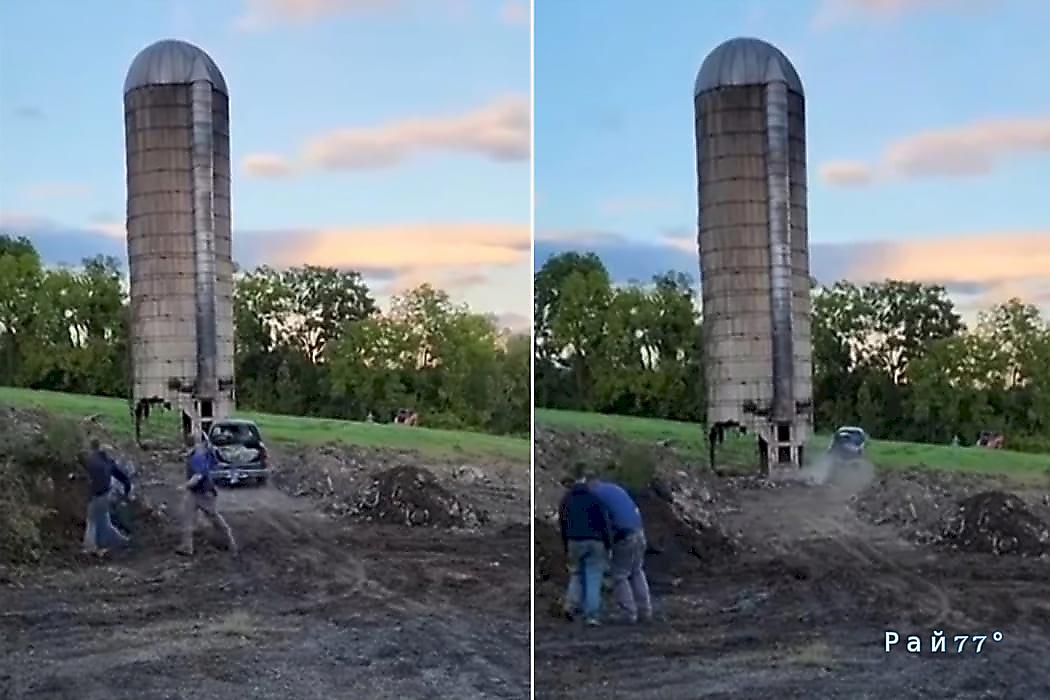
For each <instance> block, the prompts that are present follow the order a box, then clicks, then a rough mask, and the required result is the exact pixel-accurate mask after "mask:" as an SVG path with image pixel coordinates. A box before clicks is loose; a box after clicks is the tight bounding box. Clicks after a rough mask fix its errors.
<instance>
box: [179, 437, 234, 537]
mask: <svg viewBox="0 0 1050 700" xmlns="http://www.w3.org/2000/svg"><path fill="white" fill-rule="evenodd" d="M214 466H215V455H214V454H213V453H212V451H211V449H210V448H209V446H208V438H207V437H206V436H205V435H204V434H203V433H202V434H201V435H200V436H199V437H198V438H197V444H196V445H195V446H194V448H193V450H192V451H191V452H190V454H189V457H187V459H186V478H187V481H186V483H185V484H183V488H184V489H185V490H186V495H185V496H184V497H183V503H182V545H181V546H180V547H179V548H178V549H176V550H175V553H176V554H182V555H184V556H192V555H193V526H194V523H195V521H196V519H197V511H200V512H202V513H204V515H205V517H207V518H208V520H210V521H211V524H212V525H214V526H215V528H216V529H217V530H219V531H220V532H222V533H223V536H224V537H225V538H226V548H227V549H228V550H229V551H230V553H232V554H233V555H234V556H236V555H237V542H236V541H235V540H234V539H233V530H231V529H230V526H229V524H228V523H227V522H226V519H225V518H223V517H222V515H220V514H219V511H218V509H217V507H216V500H217V498H218V493H219V492H218V490H217V489H216V488H215V482H214V481H212V478H211V470H212V469H213V468H214Z"/></svg>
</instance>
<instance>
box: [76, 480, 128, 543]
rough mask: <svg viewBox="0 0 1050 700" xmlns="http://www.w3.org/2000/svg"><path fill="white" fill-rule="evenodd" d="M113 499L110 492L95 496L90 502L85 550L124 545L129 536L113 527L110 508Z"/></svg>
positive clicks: (85, 533)
mask: <svg viewBox="0 0 1050 700" xmlns="http://www.w3.org/2000/svg"><path fill="white" fill-rule="evenodd" d="M111 503H112V501H111V500H110V497H109V493H108V492H107V493H104V494H102V495H101V496H95V497H94V498H92V499H91V501H90V502H89V503H88V507H87V517H86V518H85V519H84V521H85V522H84V551H85V552H94V551H96V550H98V549H100V548H101V549H109V548H110V547H116V546H123V545H125V544H127V543H128V538H127V537H125V536H124V535H123V534H121V533H120V531H118V530H117V529H116V528H115V527H113V521H112V520H110V512H109V508H110V505H111Z"/></svg>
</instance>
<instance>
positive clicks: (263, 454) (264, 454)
mask: <svg viewBox="0 0 1050 700" xmlns="http://www.w3.org/2000/svg"><path fill="white" fill-rule="evenodd" d="M269 456H270V455H269V454H267V452H266V448H265V447H260V448H259V460H260V461H262V462H265V461H266V459H267V458H268V457H269Z"/></svg>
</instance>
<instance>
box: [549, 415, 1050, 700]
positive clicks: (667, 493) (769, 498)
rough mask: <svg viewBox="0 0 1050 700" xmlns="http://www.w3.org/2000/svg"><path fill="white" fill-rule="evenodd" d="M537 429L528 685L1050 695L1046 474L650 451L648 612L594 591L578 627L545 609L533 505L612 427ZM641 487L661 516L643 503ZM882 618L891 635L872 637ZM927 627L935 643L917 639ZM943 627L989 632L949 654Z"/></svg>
mask: <svg viewBox="0 0 1050 700" xmlns="http://www.w3.org/2000/svg"><path fill="white" fill-rule="evenodd" d="M537 439H538V442H539V446H538V450H537V454H538V455H545V456H546V460H545V462H546V463H545V464H542V465H537V466H539V467H540V468H539V469H538V470H537V482H538V483H537V492H538V498H539V500H540V501H541V502H543V503H545V506H546V510H547V512H548V515H544V512H543V510H540V511H539V512H538V514H537V515H538V520H537V523H536V526H537V575H538V581H537V584H538V585H537V596H538V599H537V619H536V629H535V634H536V697H537V698H542V699H553V698H575V697H588V696H591V695H594V696H597V695H599V694H600V695H601V697H604V698H625V699H626V698H640V699H644V698H652V699H654V700H655V699H657V698H659V699H661V700H677V699H682V700H685V699H687V698H688V699H692V698H858V699H859V698H897V699H899V698H1036V697H1050V668H1048V666H1047V664H1046V662H1045V650H1046V649H1047V647H1048V644H1050V595H1048V590H1050V589H1048V587H1047V580H1048V579H1050V561H1048V559H1047V555H1046V552H1047V551H1048V550H1047V549H1046V548H1045V546H1044V545H1045V543H1046V540H1047V527H1046V523H1047V522H1048V521H1050V509H1048V508H1047V505H1046V503H1047V497H1046V490H1045V489H1041V490H1040V489H1033V488H1027V489H1026V490H1021V491H1018V490H1017V489H1016V488H1011V486H1010V484H1009V483H1008V482H1004V481H1002V480H995V479H982V478H976V477H970V476H965V475H943V474H928V473H922V472H902V473H891V474H883V475H879V476H877V477H876V478H874V479H873V480H860V481H858V480H856V479H852V480H851V479H845V480H844V482H843V483H836V484H831V485H822V486H821V485H805V484H799V483H787V484H773V483H770V482H767V481H764V480H761V479H756V478H724V479H719V478H716V477H713V476H710V475H706V474H697V473H696V472H693V473H691V474H690V473H686V472H685V471H683V464H682V462H681V461H680V460H679V459H678V458H677V457H675V456H673V455H667V459H666V460H664V459H663V458H661V460H660V462H661V463H660V467H659V474H658V477H659V478H660V479H662V480H664V481H666V482H667V483H665V484H663V485H661V486H660V487H659V488H658V489H657V492H659V493H658V494H654V493H647V494H645V495H644V497H643V498H642V499H641V500H642V503H640V505H641V507H642V510H643V514H644V515H645V516H646V521H647V530H649V533H648V534H649V539H650V552H649V553H648V555H647V568H648V570H649V573H650V582H651V586H652V590H653V595H654V604H655V611H656V617H657V619H656V621H655V622H653V623H651V624H642V625H635V626H628V625H625V624H622V623H617V622H616V621H615V617H614V616H613V612H614V611H612V609H611V601H609V600H608V599H607V600H606V603H607V606H606V608H605V611H606V616H605V617H606V619H605V623H604V624H603V625H602V626H601V627H598V628H583V627H581V626H580V625H579V624H578V623H569V622H566V621H564V620H563V619H559V617H558V616H557V612H558V607H559V598H560V595H561V592H562V587H563V585H564V580H565V575H564V568H563V567H564V560H563V556H562V555H561V552H560V542H559V540H558V536H557V533H556V530H555V529H554V524H553V523H552V521H551V520H550V518H549V513H550V511H551V510H552V509H553V503H552V501H553V497H554V496H556V495H557V494H558V493H559V490H558V489H557V488H556V483H557V481H556V480H557V477H558V474H559V473H560V472H562V471H563V470H564V468H565V466H564V463H562V462H560V461H559V457H561V456H563V455H567V454H574V455H578V454H580V453H586V452H587V451H588V449H589V448H590V447H591V445H594V446H595V447H596V451H597V452H599V453H601V452H610V451H611V452H613V453H615V452H616V448H615V442H616V440H615V438H611V437H609V436H585V435H579V434H576V435H568V436H567V435H565V434H552V433H546V432H544V431H541V432H540V434H539V435H538V437H537ZM656 452H657V454H658V455H659V454H662V453H661V452H660V451H659V450H656ZM541 480H542V482H543V483H540V482H541ZM668 484H670V486H668ZM541 493H542V494H543V495H542V496H540V495H539V494H541ZM654 498H656V500H662V501H664V504H663V505H662V506H661V509H662V510H663V511H664V514H665V516H666V513H667V512H668V510H669V511H670V512H672V513H673V514H675V515H676V516H677V522H671V521H668V520H667V518H666V517H656V518H655V519H654V518H653V516H652V507H651V504H650V505H648V506H647V503H648V502H651V501H652V500H653V499H654ZM554 502H556V501H554ZM705 529H706V531H705ZM690 531H691V532H692V533H693V534H688V533H689V532H690ZM995 552H1000V553H999V554H996V553H995ZM690 553H691V554H690ZM887 631H895V632H897V633H898V634H899V635H900V640H901V641H900V643H899V644H897V645H896V646H895V647H893V649H892V650H891V651H890V652H889V653H887V652H886V651H885V647H884V639H885V632H887ZM935 631H941V632H943V633H944V635H945V636H946V637H947V645H948V649H949V651H948V652H947V653H944V652H931V651H930V646H931V638H932V635H933V633H934V632H935ZM997 631H998V632H1000V633H1001V634H1002V635H1003V638H1002V640H1001V641H999V642H993V640H992V635H993V633H994V632H997ZM909 635H918V636H920V637H922V651H921V652H920V653H915V654H913V653H909V652H908V651H907V650H906V646H907V641H908V636H909ZM955 635H987V636H988V637H989V639H988V640H987V641H986V642H985V643H984V646H983V648H982V651H981V653H980V654H979V655H978V654H975V653H974V643H973V642H969V643H965V645H964V652H963V653H961V654H960V653H957V652H956V651H955V650H956V649H957V642H953V637H954V636H955Z"/></svg>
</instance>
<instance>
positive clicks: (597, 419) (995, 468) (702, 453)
mask: <svg viewBox="0 0 1050 700" xmlns="http://www.w3.org/2000/svg"><path fill="white" fill-rule="evenodd" d="M536 424H537V426H540V427H543V426H549V427H552V428H561V429H575V430H604V431H609V432H612V433H616V434H618V435H620V436H621V437H623V438H624V439H627V440H631V441H634V442H648V443H653V442H663V443H665V444H666V445H668V446H669V447H672V448H674V449H675V450H678V451H679V452H680V453H682V454H685V455H687V456H688V457H689V458H690V459H695V460H697V461H698V462H699V463H701V464H703V465H706V464H707V462H708V456H707V436H706V434H705V432H704V430H703V429H702V427H701V426H700V425H698V424H695V423H682V422H678V421H669V420H659V419H655V418H634V417H630V416H611V415H605V414H600V413H581V412H577V411H553V410H549V409H537V410H536ZM830 439H831V436H830V435H817V436H815V437H814V438H813V439H812V440H811V441H810V444H809V446H808V448H809V453H810V454H811V455H815V454H819V453H821V452H823V451H824V450H825V449H827V446H828V442H829V440H830ZM867 452H868V456H869V457H870V458H871V460H872V462H874V463H875V464H876V466H878V467H882V468H887V469H893V468H902V467H926V468H930V469H945V470H957V471H966V472H979V473H986V474H1008V475H1011V476H1015V477H1020V478H1025V479H1027V478H1040V479H1042V478H1045V477H1046V476H1047V475H1048V474H1050V455H1047V454H1029V453H1025V452H1010V451H1009V450H985V449H980V448H975V447H952V446H950V445H923V444H918V443H910V442H892V441H888V440H871V441H869V443H868V447H867ZM754 455H755V443H754V440H753V438H751V437H749V436H741V437H734V438H730V437H727V438H726V443H725V444H724V445H722V446H721V447H720V448H719V452H718V457H717V459H718V461H719V462H720V463H722V462H724V463H726V464H729V465H733V466H738V467H742V466H754V465H756V464H757V457H755V456H754Z"/></svg>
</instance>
